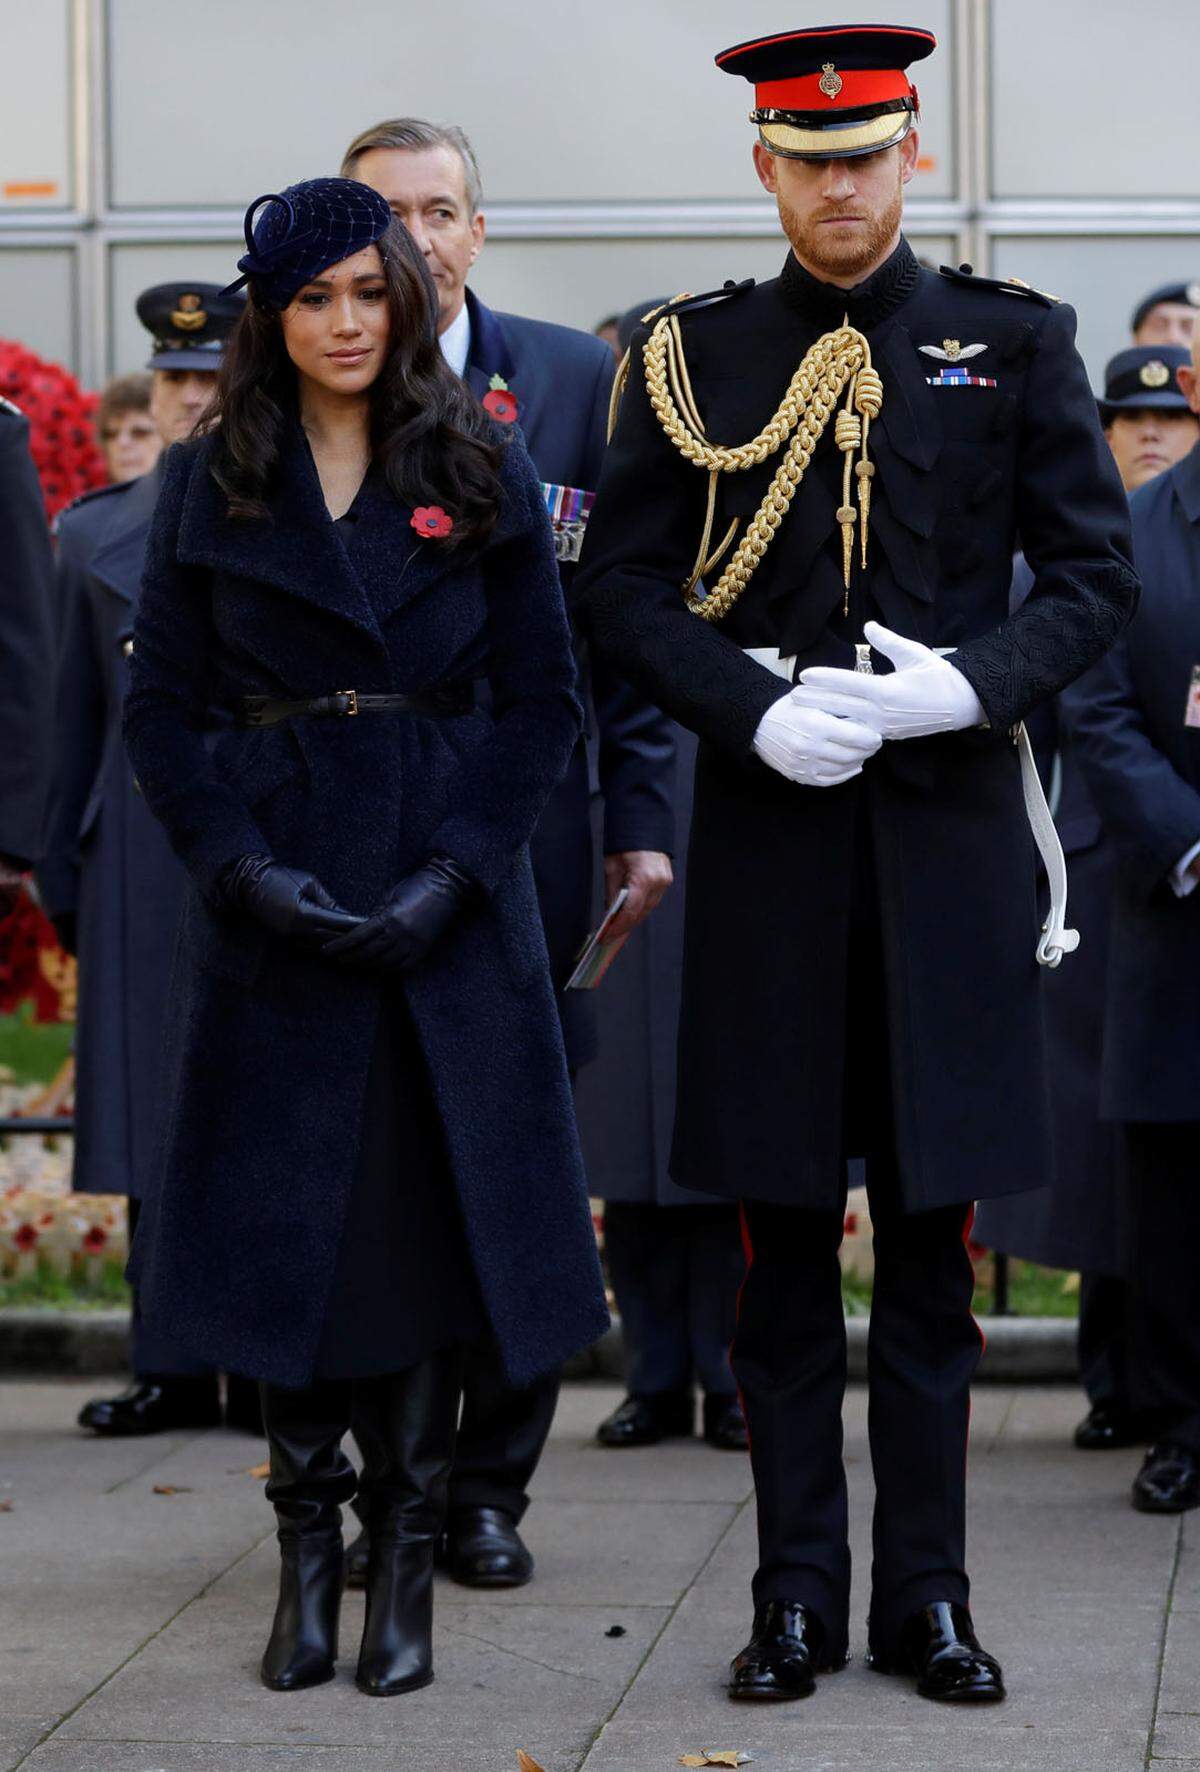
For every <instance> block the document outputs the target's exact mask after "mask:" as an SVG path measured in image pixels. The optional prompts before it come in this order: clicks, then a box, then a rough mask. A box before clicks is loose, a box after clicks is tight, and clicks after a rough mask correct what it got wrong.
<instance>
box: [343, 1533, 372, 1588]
mask: <svg viewBox="0 0 1200 1772" xmlns="http://www.w3.org/2000/svg"><path fill="white" fill-rule="evenodd" d="M370 1555H371V1540H370V1537H369V1535H368V1533H367V1529H366V1527H365V1526H364V1527H363V1529H362V1531H361V1532H360V1533H359V1535H358V1537H357V1538H356V1539H355V1540H354V1542H353V1543H352V1544H348V1545H347V1546H346V1586H347V1587H366V1585H367V1562H368V1560H369V1558H370Z"/></svg>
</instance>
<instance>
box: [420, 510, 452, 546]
mask: <svg viewBox="0 0 1200 1772" xmlns="http://www.w3.org/2000/svg"><path fill="white" fill-rule="evenodd" d="M409 522H410V523H411V524H412V526H413V528H414V529H415V530H416V532H417V534H418V535H423V536H425V537H427V539H428V540H430V541H444V540H445V538H446V537H447V536H448V535H449V533H450V531H451V530H452V529H453V528H454V519H453V517H449V516H447V514H446V512H445V511H444V510H443V509H442V507H441V505H418V506H417V508H416V510H415V511H414V512H413V514H412V516H411V517H410V518H409Z"/></svg>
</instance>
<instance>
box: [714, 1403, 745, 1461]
mask: <svg viewBox="0 0 1200 1772" xmlns="http://www.w3.org/2000/svg"><path fill="white" fill-rule="evenodd" d="M704 1439H705V1442H706V1444H707V1445H709V1446H715V1447H716V1448H717V1450H718V1451H719V1452H748V1451H749V1450H750V1435H749V1433H748V1432H747V1431H746V1417H745V1416H744V1415H743V1414H742V1405H741V1404H740V1403H739V1402H738V1400H737V1398H736V1397H705V1399H704Z"/></svg>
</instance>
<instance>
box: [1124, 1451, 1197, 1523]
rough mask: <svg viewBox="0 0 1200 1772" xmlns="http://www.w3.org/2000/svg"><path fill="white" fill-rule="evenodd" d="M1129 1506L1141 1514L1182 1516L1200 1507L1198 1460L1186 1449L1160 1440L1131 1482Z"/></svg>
mask: <svg viewBox="0 0 1200 1772" xmlns="http://www.w3.org/2000/svg"><path fill="white" fill-rule="evenodd" d="M1133 1505H1134V1507H1136V1508H1137V1510H1138V1512H1139V1513H1143V1514H1183V1513H1186V1512H1187V1511H1188V1509H1189V1508H1192V1507H1200V1460H1197V1458H1196V1454H1195V1453H1194V1452H1193V1451H1191V1449H1190V1448H1189V1447H1187V1446H1178V1445H1174V1444H1173V1443H1172V1442H1171V1441H1170V1440H1160V1441H1159V1442H1158V1444H1157V1445H1156V1446H1151V1448H1150V1450H1149V1452H1147V1454H1146V1457H1145V1462H1144V1463H1143V1465H1142V1468H1141V1470H1140V1471H1139V1472H1138V1474H1137V1476H1136V1477H1135V1478H1134V1479H1133Z"/></svg>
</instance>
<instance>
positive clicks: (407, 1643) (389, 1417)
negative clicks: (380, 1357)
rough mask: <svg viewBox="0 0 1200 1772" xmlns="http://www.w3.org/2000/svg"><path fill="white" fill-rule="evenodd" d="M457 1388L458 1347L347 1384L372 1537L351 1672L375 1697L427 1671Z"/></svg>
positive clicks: (421, 1681) (411, 1686)
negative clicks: (361, 1624) (435, 1555)
mask: <svg viewBox="0 0 1200 1772" xmlns="http://www.w3.org/2000/svg"><path fill="white" fill-rule="evenodd" d="M461 1388H462V1356H461V1353H460V1351H459V1350H458V1349H457V1348H454V1349H450V1350H448V1351H447V1352H444V1353H439V1354H435V1355H434V1356H433V1357H432V1358H431V1359H428V1360H424V1361H422V1363H421V1364H420V1365H419V1366H413V1367H410V1368H409V1370H408V1371H406V1372H398V1373H395V1374H393V1375H391V1376H389V1377H387V1378H376V1379H368V1380H364V1381H362V1382H361V1383H360V1384H358V1385H356V1386H355V1407H354V1431H355V1435H356V1437H357V1439H358V1443H359V1445H360V1446H361V1448H362V1453H363V1478H364V1483H365V1486H366V1493H367V1496H368V1519H367V1528H368V1531H369V1533H370V1539H371V1552H370V1561H369V1563H368V1565H367V1580H366V1589H367V1617H366V1625H365V1627H364V1629H363V1640H362V1650H361V1652H360V1654H359V1658H358V1674H357V1680H358V1685H359V1688H360V1690H361V1691H363V1692H368V1693H370V1694H371V1695H372V1696H373V1697H376V1698H387V1697H391V1696H393V1695H394V1694H396V1693H400V1692H415V1691H416V1690H417V1688H418V1687H419V1686H427V1685H428V1684H429V1682H430V1680H432V1678H433V1645H432V1635H433V1551H434V1546H435V1544H436V1543H437V1539H438V1536H439V1534H440V1533H441V1530H442V1527H443V1524H444V1522H445V1517H446V1488H447V1484H448V1483H449V1479H450V1466H451V1463H452V1462H453V1458H454V1435H455V1429H456V1428H457V1425H458V1407H459V1394H460V1391H461Z"/></svg>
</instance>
